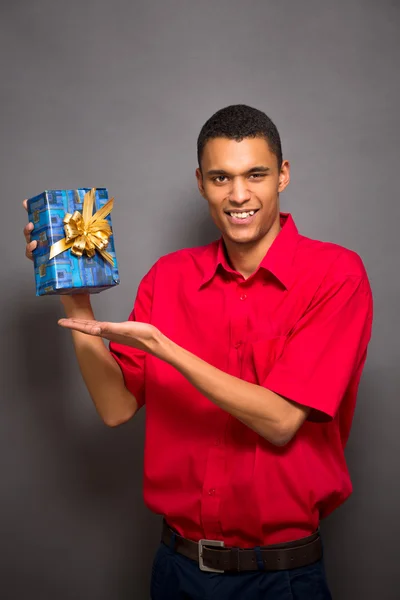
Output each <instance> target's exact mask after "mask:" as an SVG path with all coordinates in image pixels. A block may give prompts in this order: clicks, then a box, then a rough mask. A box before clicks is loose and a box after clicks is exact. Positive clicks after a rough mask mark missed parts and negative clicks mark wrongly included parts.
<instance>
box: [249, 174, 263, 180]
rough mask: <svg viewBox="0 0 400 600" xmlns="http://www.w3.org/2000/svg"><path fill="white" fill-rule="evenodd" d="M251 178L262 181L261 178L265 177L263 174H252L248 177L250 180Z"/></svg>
mask: <svg viewBox="0 0 400 600" xmlns="http://www.w3.org/2000/svg"><path fill="white" fill-rule="evenodd" d="M252 177H253V179H262V177H265V173H252V174H251V175H250V179H251V178H252Z"/></svg>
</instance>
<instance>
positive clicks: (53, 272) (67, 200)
mask: <svg viewBox="0 0 400 600" xmlns="http://www.w3.org/2000/svg"><path fill="white" fill-rule="evenodd" d="M90 189H91V188H79V189H76V190H46V191H45V192H43V193H42V194H39V195H38V196H34V197H33V198H29V200H28V202H27V205H28V219H29V221H30V222H32V223H33V224H34V229H33V231H32V233H31V239H32V241H33V240H36V241H37V248H36V249H35V250H34V251H33V262H34V270H35V282H36V295H37V296H44V295H51V294H74V293H89V294H96V293H98V292H102V291H103V290H106V289H108V288H110V287H114V286H116V285H118V284H119V282H120V279H119V273H118V263H117V258H116V255H115V246H114V236H113V235H111V237H110V238H109V244H108V247H107V252H108V253H109V254H111V256H112V258H113V259H114V266H112V265H110V264H109V263H108V262H107V261H106V260H104V258H103V257H102V256H101V255H100V254H99V253H98V252H97V251H96V254H95V256H94V257H93V258H88V257H87V256H86V255H85V254H83V256H82V257H77V256H74V254H72V252H71V249H68V250H65V251H64V252H62V253H61V254H59V255H58V256H55V257H54V258H52V259H51V260H49V255H50V248H51V246H52V245H53V244H55V243H56V242H58V241H59V240H62V239H63V238H65V231H64V223H63V219H64V216H65V214H66V213H71V214H72V213H74V212H75V211H79V212H80V213H82V210H83V198H84V196H85V194H86V193H87V192H89V191H90ZM107 202H108V191H107V189H106V188H96V194H95V206H94V208H93V213H94V212H96V211H97V210H99V209H100V208H101V207H102V206H104V205H105V204H106V203H107ZM106 220H107V221H108V223H109V225H110V227H111V228H112V221H111V215H108V216H107V217H106Z"/></svg>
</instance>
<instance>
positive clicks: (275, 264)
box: [199, 213, 299, 289]
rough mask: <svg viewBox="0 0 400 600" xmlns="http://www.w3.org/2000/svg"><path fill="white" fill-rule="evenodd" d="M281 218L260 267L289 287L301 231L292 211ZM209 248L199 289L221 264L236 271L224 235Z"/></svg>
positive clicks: (205, 256) (231, 271)
mask: <svg viewBox="0 0 400 600" xmlns="http://www.w3.org/2000/svg"><path fill="white" fill-rule="evenodd" d="M280 220H281V230H280V231H279V233H278V235H277V236H276V238H275V239H274V241H273V242H272V245H271V247H270V249H269V250H268V252H267V253H266V255H265V256H264V258H263V259H262V261H261V263H260V265H259V269H264V270H265V271H268V272H269V273H272V275H274V277H276V278H277V279H278V280H279V281H280V282H281V283H282V284H283V285H284V286H285V288H286V289H288V288H289V287H290V285H291V283H292V281H293V258H294V253H295V249H296V245H297V241H298V237H299V233H298V230H297V227H296V224H295V222H294V220H293V217H292V215H291V214H290V213H280ZM207 249H209V252H206V253H205V255H204V267H203V276H202V279H201V282H200V286H199V289H200V288H201V287H202V286H203V285H205V284H206V283H208V282H209V281H211V279H212V278H213V277H214V275H215V274H216V272H217V270H218V268H219V266H221V267H222V268H223V269H224V270H225V271H227V272H228V273H236V271H235V270H234V269H232V267H231V266H230V265H229V262H228V258H227V255H226V250H225V244H224V241H223V238H222V237H220V239H219V240H217V241H216V242H213V243H212V244H210V245H209V246H208V247H207Z"/></svg>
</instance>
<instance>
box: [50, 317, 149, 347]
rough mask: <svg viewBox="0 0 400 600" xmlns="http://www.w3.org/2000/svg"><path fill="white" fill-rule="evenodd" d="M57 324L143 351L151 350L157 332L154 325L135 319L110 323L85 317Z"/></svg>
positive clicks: (61, 320)
mask: <svg viewBox="0 0 400 600" xmlns="http://www.w3.org/2000/svg"><path fill="white" fill-rule="evenodd" d="M58 324H59V325H60V326H61V327H65V328H66V329H74V330H75V331H80V332H81V333H86V334H87V335H93V336H96V337H102V338H105V339H107V340H110V341H111V342H117V343H118V344H124V345H125V346H132V347H133V348H138V349H139V350H145V351H150V350H151V345H152V343H154V340H155V339H156V336H157V334H158V333H159V331H158V329H157V328H156V327H154V325H150V324H149V323H138V322H136V321H125V322H123V323H110V322H104V321H95V320H86V319H60V320H59V322H58Z"/></svg>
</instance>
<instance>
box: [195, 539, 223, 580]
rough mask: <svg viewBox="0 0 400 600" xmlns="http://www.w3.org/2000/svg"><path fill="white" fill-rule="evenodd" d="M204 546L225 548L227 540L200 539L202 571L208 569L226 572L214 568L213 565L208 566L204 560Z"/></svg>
mask: <svg viewBox="0 0 400 600" xmlns="http://www.w3.org/2000/svg"><path fill="white" fill-rule="evenodd" d="M203 546H218V547H220V548H223V547H224V546H225V542H221V541H220V540H199V567H200V571H208V572H209V573H225V571H224V570H220V569H213V568H212V567H207V566H206V565H205V564H204V560H203Z"/></svg>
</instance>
